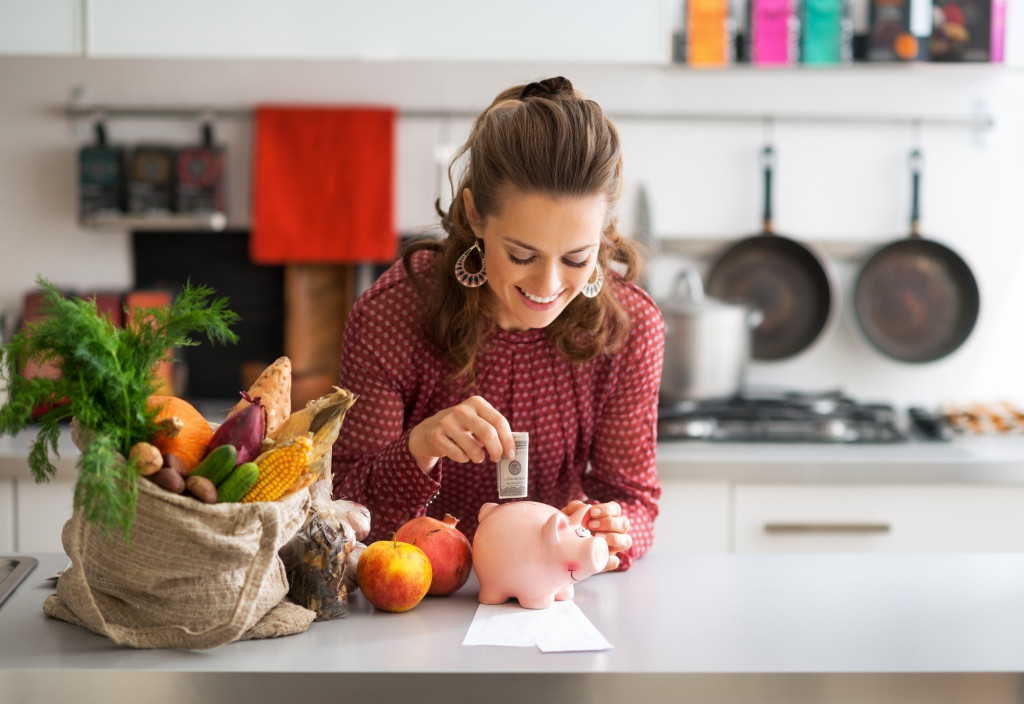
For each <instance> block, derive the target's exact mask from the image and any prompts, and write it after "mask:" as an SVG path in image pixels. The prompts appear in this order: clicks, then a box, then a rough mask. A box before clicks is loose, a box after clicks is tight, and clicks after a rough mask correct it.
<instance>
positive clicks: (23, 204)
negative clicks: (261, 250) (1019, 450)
mask: <svg viewBox="0 0 1024 704" xmlns="http://www.w3.org/2000/svg"><path fill="white" fill-rule="evenodd" d="M554 74H564V75H566V76H568V77H569V78H571V79H572V80H573V81H574V83H575V84H576V85H577V86H578V87H579V88H580V89H582V90H584V91H586V92H588V93H590V94H591V95H592V96H593V97H594V98H595V99H597V100H598V101H599V102H601V103H602V105H603V106H604V107H605V108H606V110H608V111H609V112H610V113H612V114H613V115H614V114H615V113H638V112H692V111H702V112H703V111H706V112H723V111H726V112H742V113H754V114H759V113H775V114H792V113H806V112H815V113H817V112H827V113H829V114H836V115H847V114H872V115H876V114H892V115H900V116H908V115H909V116H913V115H917V116H924V117H928V116H950V115H968V114H970V113H971V112H972V111H973V110H975V109H977V106H979V105H983V106H984V109H985V110H987V111H988V112H989V113H990V114H991V115H992V116H993V117H994V119H995V128H994V129H992V130H991V131H988V132H986V133H985V134H984V135H982V137H981V139H980V141H979V139H978V135H976V134H974V133H972V132H971V131H970V130H968V129H965V128H953V127H941V126H934V127H933V126H927V125H926V126H924V127H922V128H921V129H920V131H919V134H918V135H917V136H916V137H915V136H914V135H913V134H912V130H910V129H909V128H907V127H877V126H876V127H866V126H849V125H813V126H808V125H803V124H789V123H784V122H783V123H778V124H776V125H775V126H774V129H773V131H772V136H773V141H774V145H775V148H776V151H777V153H778V166H777V169H776V195H775V199H774V206H775V207H774V209H775V227H776V229H777V231H778V232H780V233H784V234H787V235H790V236H792V237H794V238H797V239H801V240H806V241H814V242H828V241H843V242H847V241H854V242H861V243H863V246H864V248H865V249H866V248H868V247H869V246H871V245H874V244H879V243H882V242H885V241H888V240H890V239H892V238H896V237H901V236H903V235H904V234H905V233H906V232H907V229H908V215H909V212H908V211H909V197H910V196H909V176H908V173H907V167H906V159H907V152H908V150H909V148H910V147H911V145H912V144H913V143H914V142H915V139H916V140H917V143H918V144H919V145H920V147H921V149H922V150H923V152H924V158H925V162H924V174H923V181H922V189H923V190H922V227H923V231H924V232H925V233H926V235H928V236H931V237H933V238H935V239H938V240H941V241H942V242H943V243H945V244H947V245H949V246H951V247H952V248H954V249H955V250H957V251H958V252H959V253H960V254H961V255H962V256H963V257H964V258H965V259H966V260H967V262H968V263H969V264H970V266H971V267H972V269H973V270H974V272H975V274H976V276H977V278H978V280H979V284H980V287H981V295H982V311H981V316H980V318H979V322H978V325H977V327H976V329H975V332H974V334H973V335H972V337H971V338H970V339H969V340H968V342H967V343H966V344H965V345H964V346H963V347H962V348H961V349H960V350H959V351H958V352H956V353H955V354H953V355H951V356H950V357H948V358H946V359H944V360H941V361H939V362H936V363H933V364H927V365H916V366H915V365H906V364H900V363H896V362H892V361H890V360H887V359H884V358H882V357H881V356H880V355H879V354H878V353H876V352H874V351H873V350H871V349H869V348H867V347H865V346H864V345H862V344H861V343H860V342H859V340H858V339H857V338H856V336H855V333H854V331H853V330H852V329H851V328H850V325H849V323H850V322H851V320H852V318H851V316H850V315H849V314H848V311H843V315H841V316H840V318H839V321H838V325H837V326H836V328H835V329H834V330H832V331H831V332H830V333H829V334H828V336H827V337H826V338H825V339H823V340H821V341H820V343H819V344H817V345H815V346H814V347H813V348H812V349H810V350H808V351H807V352H806V353H804V354H802V355H800V356H798V357H797V358H794V359H792V360H787V361H785V362H780V363H772V364H767V363H759V364H756V365H754V368H753V370H752V374H751V382H753V383H756V384H771V385H787V386H795V387H797V388H805V389H822V388H833V387H842V388H844V389H845V390H847V391H848V392H850V393H852V394H854V395H856V396H858V397H871V398H879V399H886V400H893V401H896V402H899V403H938V402H940V401H943V400H991V399H997V398H1008V399H1010V400H1013V401H1016V402H1020V403H1024V374H1022V373H1021V372H1020V367H1021V365H1020V363H1019V361H1018V359H1019V357H1020V356H1021V351H1022V350H1024V329H1022V325H1021V323H1020V319H1021V313H1020V311H1021V309H1022V308H1024V283H1021V282H1022V281H1024V241H1022V239H1024V238H1022V234H1024V213H1022V209H1021V202H1022V198H1021V196H1020V195H1019V193H1020V189H1021V187H1022V185H1024V72H1022V71H1020V70H1019V69H1008V68H1002V67H989V66H951V67H946V68H941V67H935V66H921V67H910V68H908V67H899V68H891V67H877V66H869V67H857V68H852V69H848V70H822V71H813V70H778V71H771V70H763V69H762V70H753V69H737V70H733V71H727V72H718V71H688V70H685V69H674V68H656V67H642V66H634V67H625V66H618V67H616V66H603V65H572V64H560V65H559V64H547V65H542V64H511V63H502V64H498V63H495V64H475V65H467V64H437V63H433V64H432V63H419V64H409V63H357V62H315V61H280V62H272V61H197V60H166V61H165V60H144V61H142V60H117V59H76V58H9V57H6V58H0V125H2V127H3V129H2V130H0V184H2V187H0V242H2V243H3V244H4V245H5V251H4V255H3V256H2V257H0V307H2V308H5V309H11V308H16V307H17V306H18V305H19V303H20V300H21V296H22V294H23V293H24V291H25V290H27V289H28V288H30V287H31V286H32V283H33V279H34V277H35V274H36V273H37V272H38V273H42V274H44V275H45V276H47V277H48V278H50V279H51V280H54V281H55V282H57V283H59V284H65V285H68V286H70V287H74V288H79V289H83V288H90V287H93V288H126V287H128V286H130V285H131V283H132V282H131V280H130V277H131V272H130V260H129V252H128V241H129V240H128V237H127V235H126V234H125V233H119V232H95V231H89V230H83V229H81V228H79V227H78V226H77V224H76V198H77V194H76V174H75V157H76V150H77V148H78V147H79V146H80V145H81V144H82V143H84V142H85V141H87V140H88V139H90V138H91V136H90V131H89V129H88V127H87V126H79V128H78V129H75V128H74V126H72V125H71V124H70V123H69V122H68V121H67V119H66V118H65V117H64V115H63V108H64V106H65V104H66V101H67V100H68V98H69V95H70V92H71V90H72V88H73V87H74V86H77V85H80V86H84V87H85V89H86V91H87V99H88V100H91V101H95V102H100V103H111V104H145V105H152V104H172V105H203V104H207V105H212V106H238V107H251V106H253V105H255V104H259V103H261V102H276V103H289V102H294V103H359V104H390V105H397V106H399V107H400V108H426V109H434V108H438V109H451V110H457V111H465V110H471V111H476V110H479V109H481V108H483V107H484V106H485V105H486V104H487V103H488V102H489V101H490V99H491V98H492V97H493V95H494V94H496V93H497V92H498V91H499V90H501V89H503V88H505V87H507V86H508V85H512V84H514V83H518V82H522V81H528V80H533V79H536V78H540V77H544V76H548V75H554ZM467 125H468V123H467V121H466V120H456V121H452V122H451V123H450V124H446V123H442V122H440V121H438V120H424V119H412V118H408V119H406V118H403V119H402V120H401V124H400V128H399V136H398V140H399V145H398V146H399V156H398V160H399V161H398V170H397V172H398V183H397V195H398V198H397V201H398V222H399V226H400V227H401V228H402V229H403V230H405V231H411V230H418V229H421V228H424V227H428V226H430V225H431V224H433V216H432V210H431V203H432V201H433V198H434V197H435V195H436V193H437V189H438V167H437V164H436V162H435V158H434V154H435V150H436V149H437V147H439V146H442V145H445V144H456V143H458V142H459V141H460V139H461V138H462V137H463V136H464V134H465V131H466V128H467ZM619 127H620V130H621V133H622V136H623V140H624V144H625V147H626V155H627V175H628V181H629V187H628V188H627V193H632V192H633V190H634V188H635V186H636V185H638V184H640V183H643V184H645V185H646V187H647V189H648V192H649V196H650V201H651V206H652V211H653V212H652V215H653V224H654V228H655V233H656V235H657V236H658V237H662V238H665V237H672V238H680V237H681V238H707V237H712V238H716V239H720V240H721V242H722V244H725V243H727V242H729V241H731V240H734V239H737V238H739V237H742V236H744V235H746V234H749V233H752V232H754V231H755V230H757V229H758V228H759V227H760V207H761V198H762V195H761V181H760V174H759V171H758V161H757V154H758V150H759V149H760V147H761V145H762V144H763V140H764V138H765V130H764V127H763V126H762V125H761V124H760V123H757V122H753V123H748V124H710V123H693V122H671V121H665V122H649V121H629V120H623V121H620V123H619ZM197 130H198V126H197V125H193V124H188V123H184V122H174V121H167V122H157V121H134V122H132V121H117V122H111V123H110V124H109V126H108V131H109V134H110V138H111V139H112V140H113V141H124V142H135V141H138V140H140V139H143V138H147V137H148V138H153V139H161V140H167V141H181V142H184V141H187V140H188V139H190V138H193V135H195V134H197V133H198V132H197ZM216 133H217V136H218V139H219V141H221V142H224V143H225V144H226V145H227V148H228V155H229V156H228V158H229V174H228V189H229V193H228V203H229V207H230V213H229V218H230V222H231V224H232V225H239V226H244V225H246V224H247V222H248V217H249V215H248V211H249V186H250V184H249V170H250V169H249V167H250V163H251V162H250V160H251V144H252V138H253V133H252V125H251V123H250V122H248V121H246V120H224V121H221V122H219V123H218V124H217V125H216ZM631 207H632V200H631V199H627V201H626V202H625V203H624V204H623V211H622V214H623V217H624V220H625V222H626V224H627V225H628V223H629V220H630V217H631V214H630V211H631ZM627 229H628V228H627ZM210 236H211V237H215V236H216V234H211V235H210ZM677 265H678V262H676V261H672V262H670V261H668V260H666V261H663V262H661V263H659V266H658V267H657V269H656V272H655V279H654V282H653V283H654V290H655V293H656V294H658V295H659V296H660V295H663V294H664V292H665V290H666V287H667V285H668V282H669V281H670V280H671V272H672V271H673V270H674V268H675V267H676V266H677ZM837 266H838V268H839V269H840V273H841V274H842V281H843V284H844V286H846V285H848V279H849V273H850V266H849V265H848V264H845V263H843V262H837ZM845 292H846V291H845V290H844V291H843V293H845Z"/></svg>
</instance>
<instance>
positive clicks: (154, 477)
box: [146, 467, 185, 494]
mask: <svg viewBox="0 0 1024 704" xmlns="http://www.w3.org/2000/svg"><path fill="white" fill-rule="evenodd" d="M146 478H147V479H149V480H150V481H151V482H153V483H154V484H156V485H157V486H158V487H160V488H161V489H166V490H167V491H169V492H171V493H173V494H181V493H183V492H184V491H185V478H184V477H182V476H181V475H180V474H178V473H177V472H176V471H175V470H174V469H173V468H172V467H162V468H161V469H160V471H159V472H157V473H156V474H151V475H149V476H148V477H146Z"/></svg>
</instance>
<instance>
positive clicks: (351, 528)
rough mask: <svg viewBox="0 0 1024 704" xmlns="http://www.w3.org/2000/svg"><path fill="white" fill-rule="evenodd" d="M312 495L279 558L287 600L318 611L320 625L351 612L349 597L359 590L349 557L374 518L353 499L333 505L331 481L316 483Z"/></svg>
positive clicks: (336, 502) (311, 491) (335, 502)
mask: <svg viewBox="0 0 1024 704" xmlns="http://www.w3.org/2000/svg"><path fill="white" fill-rule="evenodd" d="M310 494H311V495H312V501H311V503H310V508H309V514H308V518H307V519H306V523H305V524H304V525H303V526H302V528H300V529H299V532H298V533H297V534H296V535H295V537H294V538H292V540H291V541H289V543H288V544H287V545H285V546H284V547H283V548H282V549H281V552H280V555H281V559H282V560H283V561H284V565H285V571H286V573H287V575H288V584H289V587H290V588H289V591H288V596H289V597H290V598H291V599H292V601H294V602H295V603H296V604H299V605H300V606H304V607H305V608H307V609H309V610H311V611H313V612H314V613H316V620H317V621H329V620H331V619H335V618H340V617H342V616H344V615H345V614H346V613H347V612H348V593H349V591H352V590H353V589H354V587H355V565H354V564H353V563H352V560H351V556H352V555H353V551H354V550H356V549H357V546H358V545H359V543H358V540H360V539H362V538H365V537H366V535H367V534H368V533H369V525H370V514H369V511H368V510H367V509H366V508H365V507H364V506H361V505H359V504H355V503H353V502H351V501H343V500H341V501H331V498H330V496H331V481H330V480H329V479H328V480H320V481H318V482H316V484H314V485H313V486H312V487H310ZM353 524H355V525H353ZM355 554H356V555H357V559H358V552H357V553H355Z"/></svg>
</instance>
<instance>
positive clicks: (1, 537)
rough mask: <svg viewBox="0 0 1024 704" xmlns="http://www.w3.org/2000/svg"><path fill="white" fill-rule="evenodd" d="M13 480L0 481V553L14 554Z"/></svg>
mask: <svg viewBox="0 0 1024 704" xmlns="http://www.w3.org/2000/svg"><path fill="white" fill-rule="evenodd" d="M14 515H15V513H14V480H13V479H0V553H11V552H14Z"/></svg>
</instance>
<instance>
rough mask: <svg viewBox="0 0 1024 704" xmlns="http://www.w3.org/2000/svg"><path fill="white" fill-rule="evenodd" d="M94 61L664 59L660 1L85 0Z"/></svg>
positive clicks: (665, 31)
mask: <svg viewBox="0 0 1024 704" xmlns="http://www.w3.org/2000/svg"><path fill="white" fill-rule="evenodd" d="M87 8H88V10H87V13H88V14H87V22H86V26H87V28H88V29H87V31H88V40H87V44H88V55H89V56H93V57H133V58H138V57H164V58H166V57H172V58H174V57H179V58H184V57H194V58H237V59H240V58H268V59H274V58H298V59H350V60H402V61H410V60H411V61H582V62H601V63H627V64H636V63H643V64H651V63H667V62H668V59H669V46H668V42H669V38H670V33H671V30H670V28H669V22H670V17H669V14H670V13H669V12H668V8H667V7H666V4H665V3H664V2H662V0H633V2H630V3H623V2H620V1H619V0H567V1H563V2H546V1H545V0H520V1H519V2H514V3H488V2H478V1H476V2H475V1H473V0H439V1H437V2H421V1H420V0H381V1H379V2H357V1H356V0H297V1H296V2H288V3H284V2H279V1H278V0H218V2H215V3H211V2H207V1H206V0H178V1H177V2H173V3H169V2H165V1H164V0H130V1H127V0H88V2H87Z"/></svg>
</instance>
